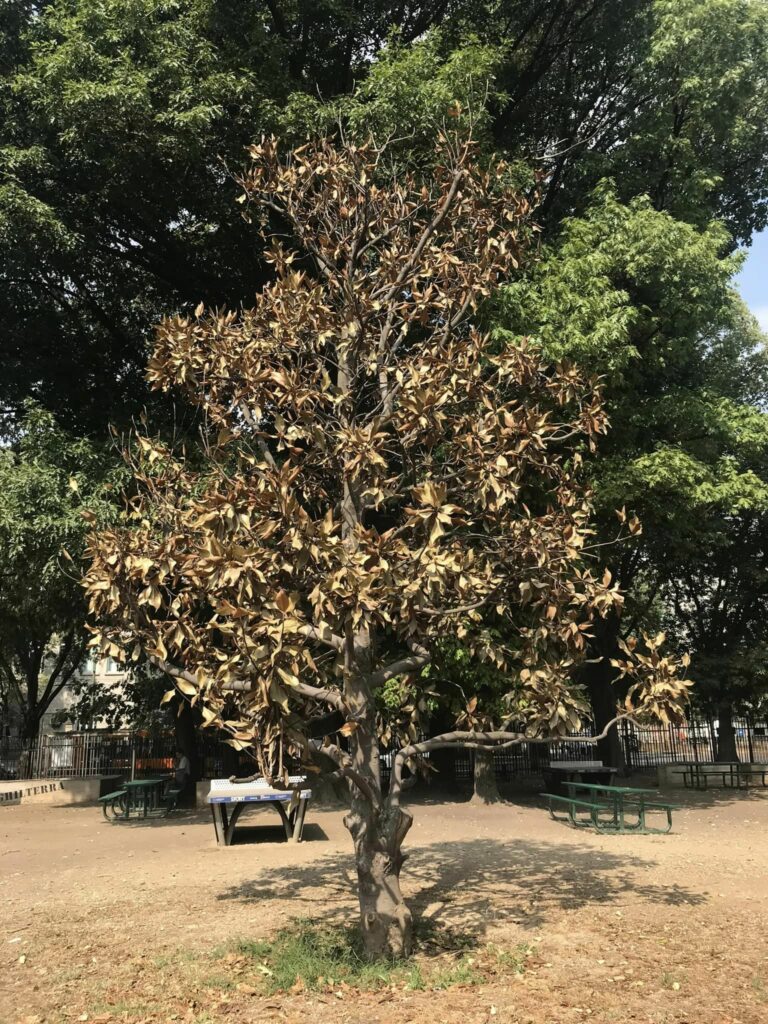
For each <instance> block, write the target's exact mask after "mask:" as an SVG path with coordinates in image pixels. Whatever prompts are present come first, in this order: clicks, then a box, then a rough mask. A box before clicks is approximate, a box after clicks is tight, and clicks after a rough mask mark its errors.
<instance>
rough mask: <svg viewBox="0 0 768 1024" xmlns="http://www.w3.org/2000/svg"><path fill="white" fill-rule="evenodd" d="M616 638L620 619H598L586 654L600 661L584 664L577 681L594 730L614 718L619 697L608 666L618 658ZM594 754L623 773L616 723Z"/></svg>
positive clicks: (613, 617)
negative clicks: (586, 700)
mask: <svg viewBox="0 0 768 1024" xmlns="http://www.w3.org/2000/svg"><path fill="white" fill-rule="evenodd" d="M618 637H619V620H618V617H617V616H616V615H609V616H608V618H607V619H598V620H597V622H596V623H595V627H594V639H593V640H592V642H591V644H590V652H589V653H590V658H599V659H600V660H599V661H597V662H595V663H592V664H588V665H585V666H584V668H583V669H582V672H581V673H580V681H581V682H582V683H584V684H585V685H586V687H587V691H588V693H589V699H590V703H591V704H592V714H593V715H594V720H595V729H596V731H597V732H602V731H603V729H604V728H605V726H606V725H607V723H608V722H610V721H611V719H612V718H615V717H616V705H617V702H618V700H619V698H620V696H621V694H620V692H619V691H618V690H617V687H616V678H617V674H618V673H617V671H616V669H615V668H613V666H612V665H611V658H615V657H617V655H618V653H619V648H618ZM597 757H598V759H599V760H601V761H602V762H603V764H606V765H609V766H610V767H611V768H616V769H617V770H618V771H619V773H620V774H626V769H627V765H626V760H625V758H624V749H623V746H622V743H621V737H620V736H619V730H618V728H617V726H615V725H613V726H611V728H610V729H609V730H608V735H607V736H606V737H605V739H602V740H599V741H598V743H597Z"/></svg>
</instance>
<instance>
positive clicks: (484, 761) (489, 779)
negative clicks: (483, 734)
mask: <svg viewBox="0 0 768 1024" xmlns="http://www.w3.org/2000/svg"><path fill="white" fill-rule="evenodd" d="M473 754H474V756H473V758H472V762H473V767H472V777H473V780H474V792H473V793H472V800H471V801H470V803H473V804H482V805H484V806H487V805H489V804H498V803H501V794H500V793H499V787H498V786H497V785H496V769H495V767H494V763H493V752H492V751H486V750H475V751H473Z"/></svg>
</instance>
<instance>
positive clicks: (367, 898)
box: [344, 798, 413, 960]
mask: <svg viewBox="0 0 768 1024" xmlns="http://www.w3.org/2000/svg"><path fill="white" fill-rule="evenodd" d="M412 821H413V819H412V818H411V816H410V814H407V813H406V812H405V811H403V810H401V809H400V808H399V807H396V808H390V809H386V810H381V811H379V810H376V809H375V808H372V807H371V806H370V805H369V804H366V802H365V801H363V800H361V799H358V798H354V799H353V801H352V809H351V811H350V812H349V814H347V815H346V817H345V818H344V824H345V825H346V826H347V828H348V829H349V831H350V833H351V835H352V840H353V842H354V844H355V861H356V865H357V879H358V898H359V901H360V930H361V933H362V937H363V948H364V950H365V953H366V955H367V956H368V957H370V959H372V960H378V959H382V958H388V959H399V958H401V957H404V956H408V955H409V954H410V952H411V950H412V948H413V918H412V916H411V912H410V910H409V909H408V906H407V905H406V903H405V900H404V899H403V895H402V892H401V891H400V870H401V868H402V866H403V861H404V860H405V857H404V855H403V852H402V846H403V840H404V839H405V836H406V834H407V832H408V829H409V828H410V827H411V822H412Z"/></svg>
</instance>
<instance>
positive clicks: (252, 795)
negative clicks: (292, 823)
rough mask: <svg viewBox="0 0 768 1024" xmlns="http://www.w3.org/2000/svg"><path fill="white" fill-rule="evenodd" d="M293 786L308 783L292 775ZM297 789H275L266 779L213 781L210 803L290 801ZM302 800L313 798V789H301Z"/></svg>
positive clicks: (301, 776) (299, 776)
mask: <svg viewBox="0 0 768 1024" xmlns="http://www.w3.org/2000/svg"><path fill="white" fill-rule="evenodd" d="M288 781H289V783H290V784H291V785H292V786H295V787H298V786H300V785H301V783H302V782H306V781H307V780H306V777H305V776H304V775H291V776H290V777H289V779H288ZM295 792H296V790H295V789H274V788H273V787H272V786H269V785H267V782H266V779H256V780H255V781H254V782H230V781H229V779H211V788H210V790H209V791H208V803H209V804H213V803H222V804H223V803H229V804H231V803H245V802H247V803H252V802H253V803H258V802H260V801H264V802H269V801H273V800H274V801H288V800H291V799H293V795H294V793H295ZM298 795H299V799H300V800H309V798H310V797H311V796H312V790H311V789H300V790H299V791H298Z"/></svg>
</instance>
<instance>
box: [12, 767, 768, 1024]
mask: <svg viewBox="0 0 768 1024" xmlns="http://www.w3.org/2000/svg"><path fill="white" fill-rule="evenodd" d="M640 781H641V780H638V782H640ZM674 798H675V799H678V798H679V799H680V800H681V802H683V803H684V804H685V807H684V809H683V810H682V811H680V812H678V813H677V814H676V817H675V830H674V832H673V833H672V834H671V835H669V836H600V835H595V834H592V833H591V832H586V831H575V830H572V829H570V828H568V827H567V826H564V825H560V824H558V823H556V822H553V821H551V820H550V819H549V817H548V815H547V813H546V812H545V811H544V810H542V808H541V807H540V806H539V805H538V804H537V802H536V800H535V798H534V797H532V796H531V795H525V794H522V795H518V796H514V795H513V797H512V799H513V801H514V802H510V803H508V804H505V805H502V806H496V807H492V808H475V807H472V806H470V805H469V804H468V803H466V802H462V801H442V800H439V799H438V798H434V799H428V800H425V801H424V800H422V801H421V802H414V806H413V808H412V810H413V811H414V815H415V823H414V826H413V829H412V831H411V833H410V836H409V839H408V849H409V853H410V857H409V860H408V862H407V864H406V868H405V872H404V890H405V892H406V895H407V897H408V898H409V899H410V901H411V904H412V906H413V908H414V910H415V911H416V912H417V913H418V914H419V915H421V916H423V917H426V918H428V919H430V920H432V921H434V922H435V923H436V924H438V925H441V926H443V925H444V926H449V927H452V928H455V929H459V930H461V931H463V932H467V931H469V932H471V933H472V934H473V935H474V936H475V937H476V941H477V944H478V947H479V948H481V949H482V948H485V947H487V945H488V944H489V943H490V944H492V945H493V946H494V947H496V948H502V949H514V950H517V949H520V948H523V946H524V947H525V948H527V949H528V951H529V952H528V956H527V958H526V959H525V969H524V971H523V973H522V974H515V973H514V972H513V971H504V970H503V969H499V971H498V972H495V973H494V972H491V974H490V975H487V976H486V977H485V980H484V981H483V982H482V983H480V984H473V985H463V986H462V985H459V986H457V987H453V988H450V989H447V990H445V991H429V990H426V991H410V990H408V989H407V988H404V987H403V986H399V987H395V988H391V989H386V990H384V991H383V992H382V991H379V992H373V993H372V992H365V993H358V992H355V991H353V990H345V989H341V990H338V991H328V992H327V993H320V994H313V993H303V992H289V993H286V994H277V995H272V996H265V995H261V994H259V991H258V985H253V984H249V981H252V980H253V979H252V978H251V977H250V975H249V973H248V972H249V970H250V968H249V966H248V964H245V965H244V964H243V962H242V960H241V959H239V958H238V957H237V956H235V955H234V954H232V953H227V952H226V951H227V950H228V949H232V948H233V947H234V944H235V943H236V941H237V940H239V939H244V938H258V937H262V936H266V935H269V934H270V933H271V932H273V931H274V929H275V928H277V927H279V926H280V925H281V924H283V923H286V922H287V921H288V920H290V919H291V918H293V917H304V918H314V919H322V920H332V921H343V920H345V919H350V918H351V917H352V916H353V915H354V906H355V904H354V896H353V890H352V876H351V870H350V869H351V860H350V849H351V843H350V840H349V837H348V835H347V833H346V831H345V829H344V827H343V824H342V820H341V819H342V813H341V812H340V811H336V810H320V809H316V810H311V811H310V815H309V817H308V822H309V824H308V826H307V829H306V832H305V842H304V843H302V844H301V845H298V846H293V845H287V844H286V843H285V842H284V841H281V836H282V830H281V829H280V828H279V827H276V826H279V820H278V818H277V815H276V814H275V813H274V811H272V810H271V809H270V808H261V809H259V810H256V811H252V812H249V813H250V815H251V817H250V818H249V819H246V816H245V815H244V816H243V819H242V820H243V822H244V823H245V822H246V821H247V820H250V821H252V822H253V823H254V825H258V827H254V828H253V829H248V830H245V831H246V835H245V836H244V838H245V839H247V840H248V841H247V842H241V843H240V844H238V845H236V846H233V847H231V848H229V849H217V847H216V846H215V843H214V836H213V828H212V826H211V824H210V820H209V817H208V816H207V814H205V813H202V812H200V813H188V814H181V815H179V816H177V817H176V818H174V819H170V820H168V821H157V822H150V823H143V822H142V823H137V824H117V825H111V824H109V823H107V822H104V821H103V820H102V819H101V817H100V813H99V811H98V809H97V808H94V807H48V806H42V805H37V806H35V805H20V806H15V807H4V808H0V1021H1V1022H2V1024H16V1022H20V1021H21V1022H25V1024H33V1022H34V1024H37V1022H43V1021H45V1022H60V1021H83V1020H91V1021H100V1022H106V1021H126V1022H131V1024H134V1022H139V1021H142V1022H147V1024H149V1022H156V1021H157V1022H159V1021H167V1020H176V1021H195V1022H198V1024H205V1022H211V1021H220V1020H221V1021H232V1022H235V1021H237V1022H241V1021H242V1022H251V1021H254V1022H255V1021H272V1020H274V1021H288V1022H294V1021H295V1022H298V1021H302V1022H309V1024H313V1022H320V1021H322V1022H324V1024H326V1022H330V1021H343V1022H357V1021H360V1022H362V1021H365V1022H366V1024H387V1022H390V1021H398V1022H402V1024H409V1022H414V1024H415V1022H416V1021H421V1020H427V1021H430V1022H436V1024H437V1022H443V1021H444V1022H451V1024H455V1022H459V1021H461V1022H462V1024H480V1022H482V1024H490V1022H492V1021H493V1022H499V1024H576V1022H582V1021H587V1020H590V1021H599V1022H601V1024H602V1022H619V1024H627V1022H630V1021H632V1022H643V1024H673V1022H674V1024H764V1022H766V1021H768V913H767V911H768V791H763V792H760V793H757V792H755V793H749V794H747V793H730V792H728V793H723V792H716V793H709V794H691V793H686V792H684V793H678V792H676V793H675V794H674ZM270 826H271V827H270Z"/></svg>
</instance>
